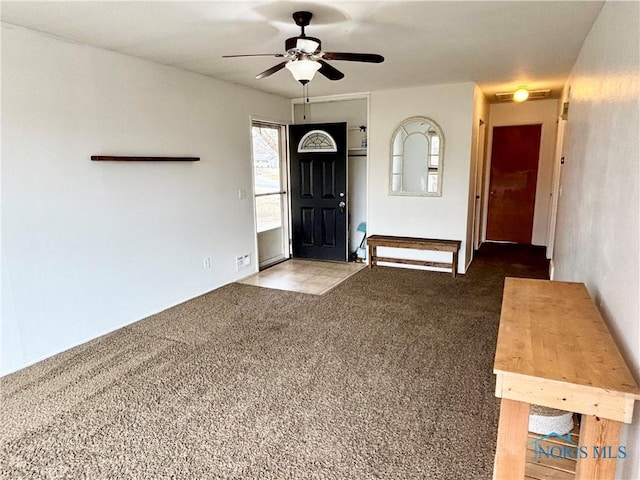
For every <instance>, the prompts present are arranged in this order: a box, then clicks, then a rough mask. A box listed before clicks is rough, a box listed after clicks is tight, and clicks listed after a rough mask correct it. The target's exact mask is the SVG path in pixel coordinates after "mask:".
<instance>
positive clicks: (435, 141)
mask: <svg viewBox="0 0 640 480" xmlns="http://www.w3.org/2000/svg"><path fill="white" fill-rule="evenodd" d="M429 138H430V139H431V152H429V153H431V155H438V153H440V137H438V135H430V136H429Z"/></svg>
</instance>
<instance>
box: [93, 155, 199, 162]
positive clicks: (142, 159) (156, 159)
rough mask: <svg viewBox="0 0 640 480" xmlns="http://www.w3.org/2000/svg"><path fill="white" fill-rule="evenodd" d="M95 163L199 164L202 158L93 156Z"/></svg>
mask: <svg viewBox="0 0 640 480" xmlns="http://www.w3.org/2000/svg"><path fill="white" fill-rule="evenodd" d="M91 160H93V161H94V162H199V161H200V157H114V156H111V157H108V156H101V155H91Z"/></svg>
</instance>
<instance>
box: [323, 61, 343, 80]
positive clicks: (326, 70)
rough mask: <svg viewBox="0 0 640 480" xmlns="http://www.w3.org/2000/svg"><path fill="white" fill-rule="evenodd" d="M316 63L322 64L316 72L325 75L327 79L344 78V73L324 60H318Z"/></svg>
mask: <svg viewBox="0 0 640 480" xmlns="http://www.w3.org/2000/svg"><path fill="white" fill-rule="evenodd" d="M318 63H319V64H320V65H322V66H321V67H320V70H318V72H320V73H321V74H322V75H324V76H325V77H327V78H328V79H329V80H341V79H343V78H344V73H342V72H341V71H340V70H338V69H337V68H335V67H332V66H331V65H329V64H328V63H327V62H325V61H324V60H318Z"/></svg>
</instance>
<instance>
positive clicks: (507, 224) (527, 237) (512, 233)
mask: <svg viewBox="0 0 640 480" xmlns="http://www.w3.org/2000/svg"><path fill="white" fill-rule="evenodd" d="M541 133H542V125H540V124H537V125H518V126H507V127H494V128H493V144H492V145H493V146H492V149H491V170H490V179H489V201H488V204H489V208H488V212H487V240H488V241H495V242H513V243H524V244H530V243H531V238H532V235H533V214H534V208H535V198H536V183H537V178H538V160H539V158H540V138H541Z"/></svg>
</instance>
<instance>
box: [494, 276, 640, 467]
mask: <svg viewBox="0 0 640 480" xmlns="http://www.w3.org/2000/svg"><path fill="white" fill-rule="evenodd" d="M493 373H495V374H496V396H497V397H500V398H502V400H501V405H500V421H499V423H498V442H497V448H496V457H495V463H494V471H493V478H494V479H508V480H516V479H523V478H524V475H525V457H526V449H527V429H528V424H529V409H530V404H532V403H533V404H537V405H543V406H546V407H552V408H558V409H561V410H567V411H570V412H576V413H581V414H583V417H582V423H581V427H580V443H579V447H580V448H582V447H585V448H586V451H587V453H588V455H587V456H586V458H583V456H579V457H578V460H577V465H576V479H578V480H586V479H598V480H606V479H612V478H614V475H615V471H616V459H615V458H603V457H604V456H598V455H594V454H593V447H597V448H599V449H600V451H602V447H603V446H611V447H612V450H609V451H610V452H611V451H612V452H613V453H615V452H616V451H617V447H618V441H619V439H618V437H619V433H620V426H621V422H624V423H630V422H631V417H632V414H633V405H634V401H635V400H638V399H640V389H639V388H638V386H637V384H636V382H635V380H634V378H633V376H632V375H631V372H630V371H629V368H628V367H627V365H626V363H625V361H624V359H623V358H622V355H621V354H620V352H619V351H618V348H617V347H616V343H615V341H614V340H613V338H612V337H611V334H610V333H609V330H608V329H607V326H606V324H605V322H604V320H603V319H602V317H601V316H600V313H599V312H598V310H597V308H596V307H595V305H594V304H593V301H592V300H591V298H590V297H589V293H588V292H587V289H586V287H585V286H584V284H582V283H568V282H552V281H548V280H532V279H522V278H507V279H506V280H505V285H504V297H503V301H502V313H501V316H500V329H499V332H498V343H497V346H496V356H495V363H494V368H493ZM637 454H638V453H637V452H629V451H628V452H627V456H628V457H629V456H633V455H637ZM628 457H627V458H628Z"/></svg>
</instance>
